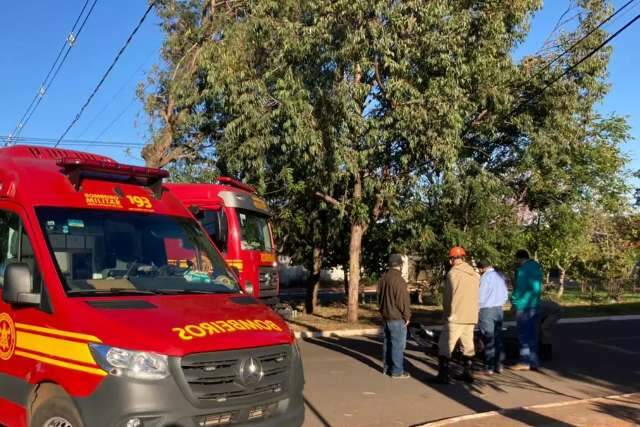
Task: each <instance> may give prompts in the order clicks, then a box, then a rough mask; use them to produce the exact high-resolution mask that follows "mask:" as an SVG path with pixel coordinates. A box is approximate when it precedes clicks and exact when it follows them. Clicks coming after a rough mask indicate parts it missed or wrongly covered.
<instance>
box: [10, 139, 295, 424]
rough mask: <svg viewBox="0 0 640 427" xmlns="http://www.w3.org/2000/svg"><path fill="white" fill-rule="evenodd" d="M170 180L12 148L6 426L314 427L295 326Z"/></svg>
mask: <svg viewBox="0 0 640 427" xmlns="http://www.w3.org/2000/svg"><path fill="white" fill-rule="evenodd" d="M166 176H167V173H166V172H165V171H163V170H159V169H148V168H143V167H135V166H128V165H122V164H118V163H116V162H115V161H113V160H111V159H109V158H107V157H103V156H98V155H93V154H87V153H80V152H75V151H68V150H57V149H48V148H42V147H29V146H12V147H8V148H2V149H0V292H1V294H2V295H1V296H2V297H1V299H0V425H3V426H6V427H26V426H29V427H116V426H118V427H169V426H173V427H202V426H222V425H229V426H247V427H248V426H251V427H283V426H300V425H302V422H303V419H304V402H303V396H302V390H303V384H304V378H303V371H302V362H301V358H300V352H299V349H298V347H297V344H296V343H295V339H294V337H293V336H292V333H291V332H290V330H289V329H288V328H287V325H286V324H285V323H284V322H283V321H282V319H281V318H280V317H279V316H277V315H276V314H275V313H273V312H272V311H271V310H270V309H269V308H268V307H266V306H265V305H264V304H261V303H260V302H259V301H258V300H256V299H254V298H253V297H252V296H249V295H247V293H246V292H244V291H243V290H242V289H241V288H240V286H239V285H238V283H237V280H236V276H235V275H234V274H233V272H231V271H230V270H229V268H228V267H227V265H226V264H225V262H224V260H223V259H222V257H221V256H220V254H219V253H218V251H217V250H216V249H215V247H214V245H213V244H212V243H211V241H210V239H209V238H208V236H207V234H206V233H205V231H204V230H203V229H202V227H201V226H200V225H199V224H198V222H197V221H195V220H194V219H193V216H192V215H191V214H190V213H189V211H188V210H187V209H185V207H184V206H183V205H182V204H181V203H180V201H178V199H177V198H175V197H174V196H173V194H172V193H171V191H169V190H168V189H167V188H166V186H164V185H163V183H162V179H163V178H165V177H166ZM178 259H181V260H182V261H180V262H177V261H176V260H178Z"/></svg>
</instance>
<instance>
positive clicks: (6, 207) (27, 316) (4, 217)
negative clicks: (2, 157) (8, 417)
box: [0, 202, 53, 400]
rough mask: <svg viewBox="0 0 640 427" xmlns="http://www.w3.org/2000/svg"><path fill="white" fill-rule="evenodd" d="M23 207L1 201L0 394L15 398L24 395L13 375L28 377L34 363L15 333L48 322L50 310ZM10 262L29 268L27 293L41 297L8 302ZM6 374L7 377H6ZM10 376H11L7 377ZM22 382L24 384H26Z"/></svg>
mask: <svg viewBox="0 0 640 427" xmlns="http://www.w3.org/2000/svg"><path fill="white" fill-rule="evenodd" d="M21 213H22V211H21V210H20V209H18V208H17V207H16V206H14V205H13V204H9V203H7V202H5V203H2V202H0V288H1V289H0V290H1V291H2V293H1V294H0V398H2V399H7V397H9V400H15V399H18V398H22V397H25V398H26V396H20V390H24V387H18V385H19V384H17V383H16V378H17V379H20V380H21V381H20V383H21V384H22V383H23V382H24V383H25V384H26V382H25V381H24V378H27V376H28V375H27V374H28V372H29V370H30V368H32V366H33V362H32V360H33V359H35V357H32V358H29V357H28V356H29V355H31V354H32V353H31V350H32V349H30V348H27V347H29V346H27V347H24V346H22V344H21V343H20V340H18V339H17V335H18V334H19V333H21V332H20V330H22V329H24V328H29V327H31V326H38V325H43V324H51V323H52V322H51V320H52V317H53V316H52V314H53V310H52V308H51V306H50V303H49V300H48V298H47V292H45V291H44V283H43V279H42V275H41V270H40V268H39V267H38V265H39V264H38V262H37V261H36V256H35V252H34V248H33V245H32V241H33V240H32V239H30V238H29V233H28V232H27V229H26V227H25V221H24V215H21ZM12 264H20V265H22V266H24V267H26V268H28V270H29V272H30V276H31V284H32V289H31V291H32V293H31V295H30V296H32V297H35V298H36V299H37V298H38V296H39V298H40V301H39V302H38V301H35V300H34V299H33V298H32V299H31V300H26V299H25V300H24V301H23V302H21V303H15V302H14V303H9V302H7V297H6V295H5V294H4V288H5V279H6V277H7V276H6V275H5V273H6V271H7V269H8V268H9V267H10V266H11V265H12ZM7 375H8V377H7ZM9 377H12V378H9ZM3 381H4V382H7V381H11V383H12V385H13V388H12V389H9V391H11V390H13V395H12V396H3V390H4V391H6V390H7V388H6V387H3V384H2V382H3ZM25 384H23V385H25Z"/></svg>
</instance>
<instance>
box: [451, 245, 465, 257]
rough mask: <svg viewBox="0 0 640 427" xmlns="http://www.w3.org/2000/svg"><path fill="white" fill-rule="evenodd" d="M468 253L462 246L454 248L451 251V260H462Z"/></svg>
mask: <svg viewBox="0 0 640 427" xmlns="http://www.w3.org/2000/svg"><path fill="white" fill-rule="evenodd" d="M465 255H466V253H465V251H464V249H462V248H461V247H460V246H454V247H452V248H451V250H450V251H449V258H462V257H463V256H465Z"/></svg>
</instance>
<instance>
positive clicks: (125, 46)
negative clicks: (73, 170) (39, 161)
mask: <svg viewBox="0 0 640 427" xmlns="http://www.w3.org/2000/svg"><path fill="white" fill-rule="evenodd" d="M154 5H155V3H151V4H150V5H149V7H148V8H147V10H146V11H145V13H144V15H142V18H140V21H139V22H138V25H136V27H135V28H134V29H133V31H132V32H131V34H130V35H129V38H128V39H127V41H126V42H125V43H124V45H123V46H122V47H121V48H120V51H119V52H118V54H117V55H116V57H115V58H114V59H113V61H112V62H111V65H110V66H109V68H107V71H106V72H105V73H104V75H103V76H102V78H101V79H100V81H99V82H98V85H97V86H96V87H95V89H94V90H93V92H91V95H89V98H87V101H86V102H85V103H84V105H83V106H82V108H80V111H78V113H77V114H76V117H75V118H74V119H73V120H72V121H71V123H69V126H67V129H66V130H65V131H64V132H63V134H62V135H60V138H58V142H56V145H54V147H57V146H58V144H59V143H61V142H62V140H63V139H64V137H65V136H67V134H68V133H69V131H70V130H71V128H72V127H73V126H74V125H75V124H76V123H77V122H78V120H80V117H81V116H82V113H83V112H84V110H85V109H86V108H87V106H88V105H89V104H90V103H91V100H92V99H93V97H94V96H95V95H96V93H98V91H99V90H100V87H101V86H102V84H103V83H104V81H105V80H106V79H107V77H108V76H109V73H111V70H113V67H115V65H116V63H117V62H118V60H119V59H120V56H122V53H123V52H124V51H125V50H126V49H127V47H128V46H129V43H131V40H132V39H133V36H134V35H135V34H136V33H137V32H138V30H139V29H140V27H141V26H142V24H143V23H144V21H145V19H147V15H149V12H151V9H153V6H154Z"/></svg>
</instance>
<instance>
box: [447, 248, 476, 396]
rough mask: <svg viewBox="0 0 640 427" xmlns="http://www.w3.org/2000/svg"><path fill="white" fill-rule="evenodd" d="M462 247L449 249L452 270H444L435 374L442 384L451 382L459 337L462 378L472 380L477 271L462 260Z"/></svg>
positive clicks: (463, 255)
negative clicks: (450, 370)
mask: <svg viewBox="0 0 640 427" xmlns="http://www.w3.org/2000/svg"><path fill="white" fill-rule="evenodd" d="M465 256H466V254H465V251H464V249H462V248H461V247H459V246H455V247H453V248H451V250H450V251H449V263H450V264H451V270H449V273H447V279H446V281H445V286H444V299H443V311H444V321H445V324H444V327H443V329H442V334H441V335H440V342H439V343H438V348H439V350H438V354H439V358H438V362H439V369H438V377H437V379H436V380H437V381H438V382H440V383H443V384H448V383H449V382H451V377H450V375H449V361H450V359H451V353H452V352H453V350H454V348H455V346H456V344H457V342H458V340H460V343H461V344H462V353H463V355H464V371H463V374H462V377H461V379H462V380H464V381H466V382H469V383H471V382H473V376H472V374H471V367H472V365H473V356H475V348H474V345H473V330H474V328H475V325H476V324H477V323H478V306H479V303H478V298H479V289H480V275H479V274H478V273H476V271H475V270H474V269H473V267H471V266H470V265H469V264H468V263H467V262H466V261H465Z"/></svg>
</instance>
